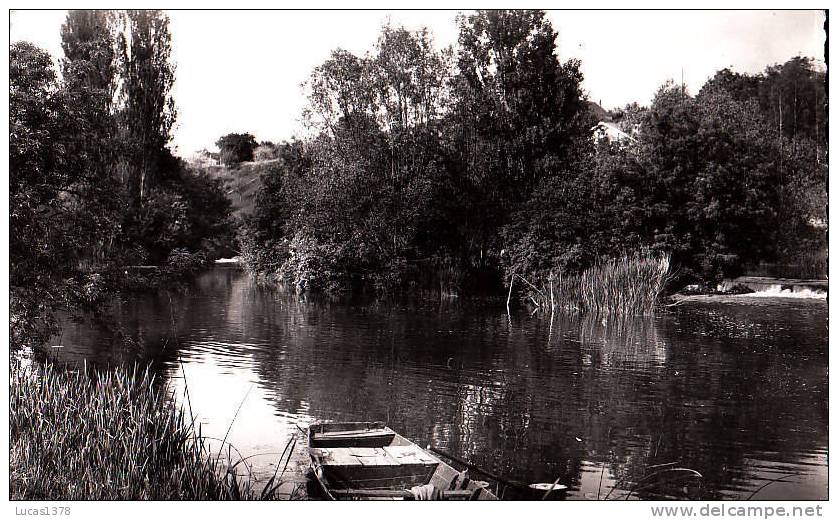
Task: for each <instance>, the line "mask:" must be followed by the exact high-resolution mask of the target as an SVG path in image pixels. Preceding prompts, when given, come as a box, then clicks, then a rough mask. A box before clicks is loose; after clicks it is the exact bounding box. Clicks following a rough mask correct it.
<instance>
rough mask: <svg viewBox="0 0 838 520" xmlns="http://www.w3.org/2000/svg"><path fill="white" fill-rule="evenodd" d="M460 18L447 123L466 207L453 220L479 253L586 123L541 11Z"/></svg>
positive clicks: (560, 163)
mask: <svg viewBox="0 0 838 520" xmlns="http://www.w3.org/2000/svg"><path fill="white" fill-rule="evenodd" d="M459 24H460V37H459V43H460V49H459V53H458V74H457V76H456V77H455V78H454V81H453V84H452V88H453V93H452V95H453V98H454V106H453V108H452V114H451V118H450V122H451V125H452V128H451V133H452V138H453V139H454V140H455V143H456V144H455V145H454V146H455V149H456V152H455V157H456V159H455V161H456V167H455V171H456V172H457V175H458V176H460V178H461V181H460V182H461V183H462V186H463V188H464V190H465V195H466V197H465V200H466V201H468V203H469V204H470V206H469V207H467V208H465V212H466V213H465V214H462V215H458V217H461V220H460V221H461V222H463V225H464V229H463V233H464V234H465V235H466V239H467V240H468V242H469V243H470V244H471V247H472V248H473V249H472V253H471V255H470V256H479V257H480V258H485V257H486V253H488V251H487V249H488V248H490V247H491V246H492V245H493V242H494V241H495V237H496V233H497V230H498V229H499V228H500V227H501V226H502V225H503V223H504V222H505V220H506V217H507V216H508V215H509V213H510V211H512V209H513V208H514V207H515V206H517V205H518V204H521V203H523V202H524V201H526V200H528V199H529V197H530V194H531V193H532V190H533V189H534V188H535V187H536V186H537V185H539V184H540V183H541V182H542V180H543V179H544V178H545V177H549V176H551V175H555V174H557V173H558V172H559V171H561V170H563V169H567V163H568V161H569V158H570V157H571V156H572V155H573V154H574V153H575V152H574V151H573V149H574V148H575V147H576V146H577V145H579V144H580V143H582V142H583V141H584V140H587V138H588V129H589V128H590V126H591V124H592V123H591V121H590V120H588V119H587V118H586V116H587V114H588V112H587V104H586V102H585V98H584V95H583V93H582V91H581V81H582V75H581V73H580V72H579V64H578V62H575V61H572V60H571V61H568V62H566V63H564V64H562V63H560V62H559V60H558V56H557V54H556V43H555V40H556V36H557V34H556V32H555V31H554V30H553V28H552V26H551V24H550V22H549V21H548V20H547V18H546V17H545V15H544V13H543V12H541V11H480V12H478V13H476V14H473V15H470V16H461V17H460V18H459ZM582 146H584V144H582Z"/></svg>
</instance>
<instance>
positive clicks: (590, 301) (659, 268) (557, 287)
mask: <svg viewBox="0 0 838 520" xmlns="http://www.w3.org/2000/svg"><path fill="white" fill-rule="evenodd" d="M669 277H670V255H668V254H654V253H651V252H648V251H640V252H634V253H625V254H623V255H622V256H620V257H618V258H609V259H607V260H601V261H599V262H597V263H595V264H594V265H593V266H591V267H590V268H588V269H586V270H585V271H583V272H582V273H581V274H577V275H569V276H566V275H563V274H562V273H561V272H559V273H558V274H554V273H553V272H551V273H550V274H549V275H548V277H547V280H546V281H545V282H544V283H543V284H542V286H541V287H538V286H536V285H535V284H534V283H532V282H530V281H528V280H527V279H525V278H523V277H521V276H517V275H515V274H513V275H512V277H511V278H512V280H511V281H510V288H509V298H508V300H509V299H511V296H512V283H514V280H515V279H516V278H517V279H518V280H520V281H521V282H523V284H524V287H525V288H526V290H527V297H528V298H529V301H531V302H532V303H534V304H535V305H536V307H538V308H541V309H546V310H559V309H564V310H570V311H577V312H582V313H591V314H619V315H630V316H640V315H650V314H652V313H653V312H654V309H655V304H656V303H657V301H658V298H659V296H660V294H661V293H662V291H663V289H664V287H665V286H666V283H667V281H668V280H669ZM508 300H507V301H508Z"/></svg>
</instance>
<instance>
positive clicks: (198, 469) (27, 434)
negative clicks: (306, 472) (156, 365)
mask: <svg viewBox="0 0 838 520" xmlns="http://www.w3.org/2000/svg"><path fill="white" fill-rule="evenodd" d="M9 391H10V399H9V430H10V442H11V445H10V449H9V455H10V470H9V489H10V497H11V498H12V499H23V500H225V499H246V498H259V497H258V495H257V494H256V493H255V492H254V491H253V489H252V487H251V484H250V481H249V480H243V479H242V478H241V477H240V476H237V475H236V469H235V466H232V467H231V466H230V465H229V464H228V463H227V461H225V460H223V459H222V458H221V457H218V456H213V454H212V453H211V452H210V449H209V447H208V445H207V444H206V442H205V440H204V439H203V438H202V437H201V434H200V431H199V429H196V428H195V426H194V422H193V421H191V420H189V419H187V416H186V415H185V413H184V410H183V408H182V407H181V408H179V409H178V408H177V407H176V406H175V405H174V404H173V403H172V400H171V399H170V398H169V396H167V395H166V387H165V386H164V385H161V384H159V383H158V382H156V381H155V378H154V376H153V375H151V374H150V373H149V372H148V371H147V370H143V371H140V370H137V369H134V370H133V371H131V370H127V369H122V368H116V369H110V370H104V371H91V370H81V371H73V370H69V369H64V368H60V367H56V366H53V365H49V364H47V365H44V366H40V365H30V366H28V367H21V366H19V365H18V366H14V365H13V367H12V370H11V374H10V387H9Z"/></svg>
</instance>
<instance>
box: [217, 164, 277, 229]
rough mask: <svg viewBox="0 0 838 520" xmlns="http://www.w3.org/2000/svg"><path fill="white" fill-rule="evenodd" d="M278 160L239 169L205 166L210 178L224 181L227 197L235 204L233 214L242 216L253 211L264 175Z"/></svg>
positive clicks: (239, 167) (246, 165)
mask: <svg viewBox="0 0 838 520" xmlns="http://www.w3.org/2000/svg"><path fill="white" fill-rule="evenodd" d="M276 162H277V161H276V160H271V161H261V162H247V163H242V164H240V165H239V166H237V167H234V168H228V167H226V166H204V169H205V170H206V171H207V173H209V175H210V176H212V177H215V178H218V179H221V180H222V181H224V185H225V188H226V193H227V197H228V198H229V199H230V201H231V202H232V203H233V214H234V215H236V216H241V215H243V214H246V213H250V212H252V211H253V208H254V206H255V205H256V195H257V194H258V192H259V188H260V187H261V186H262V182H261V178H262V174H263V173H264V172H266V171H268V170H269V169H270V167H271V165H273V164H275V163H276Z"/></svg>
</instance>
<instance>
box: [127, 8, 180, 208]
mask: <svg viewBox="0 0 838 520" xmlns="http://www.w3.org/2000/svg"><path fill="white" fill-rule="evenodd" d="M120 22H121V24H122V25H121V29H122V31H121V32H120V34H119V37H118V40H117V48H118V51H119V53H118V56H119V65H120V80H121V82H120V90H119V92H118V96H119V112H118V118H119V127H120V131H121V134H122V135H121V138H122V152H123V161H122V164H121V168H122V170H123V180H124V183H125V185H126V186H127V188H128V194H129V200H130V201H131V203H132V204H133V205H135V206H142V204H143V201H144V198H145V196H146V195H147V193H148V192H149V190H150V189H151V188H152V187H153V186H154V185H155V183H157V182H159V181H160V179H159V173H160V172H159V162H160V160H161V154H163V150H164V148H165V147H166V145H167V144H168V142H169V140H170V139H171V129H172V125H173V124H174V121H175V117H176V111H175V104H174V100H173V99H172V97H171V89H172V85H173V84H174V80H175V67H174V65H173V64H172V63H171V53H172V41H171V34H170V33H169V18H168V16H167V15H165V14H164V13H163V12H162V11H157V10H129V11H126V12H124V13H121V16H120Z"/></svg>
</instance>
